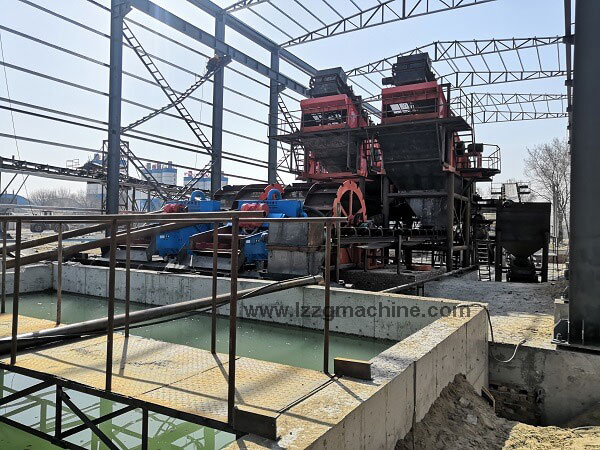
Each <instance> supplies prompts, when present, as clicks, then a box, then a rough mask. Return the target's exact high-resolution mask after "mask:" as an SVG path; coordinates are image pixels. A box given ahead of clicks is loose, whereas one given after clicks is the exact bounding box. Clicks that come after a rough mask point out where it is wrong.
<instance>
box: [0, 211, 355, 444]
mask: <svg viewBox="0 0 600 450" xmlns="http://www.w3.org/2000/svg"><path fill="white" fill-rule="evenodd" d="M148 218H149V217H148V215H144V214H129V215H118V214H115V215H62V216H50V217H35V216H33V217H32V216H6V215H5V216H0V223H1V224H2V230H7V229H8V223H9V222H14V223H15V230H16V232H15V234H16V237H15V243H14V245H12V246H10V251H12V252H14V257H13V258H12V259H11V260H8V259H7V255H8V251H7V250H8V249H9V247H8V246H7V245H6V241H4V245H3V252H2V279H3V280H4V279H5V277H6V273H7V270H8V269H10V268H14V271H15V275H14V281H13V305H12V331H11V337H10V339H9V343H10V363H1V364H0V366H1V368H2V369H6V370H9V371H12V372H15V373H19V374H22V375H25V376H28V377H31V378H34V379H37V380H39V382H38V383H37V384H34V385H33V386H31V387H29V388H25V389H23V390H21V391H18V392H14V393H12V394H10V395H8V396H6V397H3V398H2V399H0V406H2V405H5V404H8V403H11V402H13V401H14V400H18V399H21V398H24V397H26V396H28V395H31V394H33V393H35V392H39V391H40V390H43V389H46V388H49V387H51V386H56V405H57V411H62V408H63V404H65V405H66V406H68V407H69V409H71V411H72V412H73V413H75V415H77V416H78V417H79V419H80V420H81V421H82V422H83V425H80V426H77V427H74V428H70V429H69V430H66V431H64V432H63V431H62V414H60V415H58V417H59V420H57V421H56V424H55V430H54V434H53V435H50V434H48V433H44V432H41V431H38V430H35V429H33V428H31V427H27V426H24V425H22V424H20V423H19V422H17V421H14V420H12V419H9V418H8V417H5V416H2V415H0V422H4V423H7V424H9V425H11V426H14V427H16V428H19V429H21V430H22V431H25V432H28V433H30V434H33V435H35V436H37V437H39V438H41V439H44V440H47V441H49V442H52V443H54V444H56V445H59V446H62V447H64V448H71V449H78V450H79V449H81V447H80V446H78V445H74V444H72V443H71V442H69V441H66V440H65V439H66V438H67V437H68V436H71V435H74V434H76V433H78V432H80V431H83V430H86V429H91V430H92V432H93V434H95V435H96V436H97V437H98V438H99V439H100V440H102V441H103V442H104V443H105V444H106V445H107V446H108V447H109V448H115V449H116V448H118V447H116V446H115V445H114V443H112V442H111V441H110V439H109V438H108V437H107V436H106V435H105V434H104V433H103V432H102V431H101V430H100V429H99V428H98V427H97V425H98V424H99V423H102V422H104V421H107V420H109V419H111V418H114V417H117V416H119V415H121V414H124V413H126V412H129V411H132V410H133V409H138V408H141V409H142V412H143V417H144V418H143V422H142V434H141V437H142V448H147V445H148V412H149V411H154V412H157V413H161V414H166V415H169V416H172V417H176V418H179V419H182V420H186V421H189V422H192V423H196V424H199V425H203V426H208V427H211V428H215V429H218V430H222V431H227V432H232V433H236V434H241V432H240V431H239V430H237V429H236V420H235V415H236V408H235V389H236V388H235V387H236V381H235V380H236V359H237V354H236V347H237V336H236V333H237V313H236V311H237V302H238V299H240V298H244V297H245V296H252V293H253V292H254V291H255V290H252V289H250V290H246V291H242V292H239V293H238V289H237V287H238V286H237V284H238V283H237V277H238V264H237V259H238V246H239V242H240V239H239V223H240V219H251V218H254V219H257V218H260V219H261V220H264V221H266V222H288V223H292V222H309V223H317V224H322V225H323V227H324V229H325V242H324V248H325V255H326V257H325V276H324V281H325V282H324V311H329V308H330V295H331V293H330V285H331V268H332V267H331V265H332V264H331V249H332V243H333V234H332V231H333V228H334V227H335V228H338V229H339V224H340V223H341V222H342V221H344V220H346V218H345V217H315V218H308V217H303V218H267V217H264V215H263V213H262V212H240V211H222V212H209V213H206V212H204V213H180V214H154V215H152V222H153V223H159V224H161V225H157V226H155V227H154V228H152V227H151V228H148V227H142V228H138V229H136V230H132V227H131V225H132V224H134V223H140V222H145V221H148ZM25 221H27V222H36V221H49V222H52V223H57V224H58V225H59V227H58V228H59V230H60V229H62V224H63V223H83V224H86V223H89V224H99V225H96V226H93V227H89V228H87V229H85V228H84V229H81V230H75V231H72V232H69V233H70V235H85V234H88V233H90V232H91V231H92V230H93V231H94V232H95V231H98V228H101V227H108V228H109V229H110V230H111V232H110V237H108V238H102V239H98V240H96V241H94V242H86V243H84V244H76V245H71V246H69V247H68V248H66V249H63V240H62V232H60V231H59V233H58V235H57V236H47V237H43V238H40V239H36V240H32V241H22V225H23V222H25ZM229 221H231V223H232V235H231V275H230V287H231V290H230V293H229V294H225V298H224V297H223V295H221V296H217V290H216V283H217V271H218V266H217V253H218V252H219V246H218V231H217V232H216V233H215V235H216V237H217V240H216V241H215V242H216V245H214V246H213V278H212V280H213V289H212V299H211V300H209V303H207V305H209V306H210V309H211V314H212V324H213V326H212V329H211V343H212V344H213V345H212V346H211V351H212V353H216V345H215V343H216V333H217V329H216V308H217V306H218V305H219V304H228V305H229V311H230V312H229V357H228V382H227V385H228V395H227V418H226V422H225V421H221V420H217V419H213V418H209V417H203V416H201V415H197V414H191V413H184V412H181V411H178V410H177V409H175V408H174V407H168V406H161V405H158V404H153V403H151V402H147V401H143V400H139V399H135V398H133V397H129V396H127V395H123V394H119V393H115V392H113V389H112V377H113V370H112V369H113V342H114V332H115V328H116V326H115V325H116V324H118V323H120V322H117V321H116V318H115V284H116V283H115V281H116V253H117V245H118V243H123V242H125V243H126V255H127V256H126V260H127V261H128V262H127V264H126V271H125V279H126V281H125V285H126V289H130V287H131V283H130V281H129V279H130V276H131V275H130V269H131V266H130V264H129V261H130V252H131V243H132V241H133V239H134V238H137V237H141V236H143V235H149V234H150V233H152V232H156V231H168V230H171V229H177V228H178V227H184V226H186V225H187V224H190V223H213V224H219V223H227V222H229ZM120 225H126V231H125V232H119V231H118V227H119V226H120ZM218 228H219V227H218V226H216V227H215V230H218ZM4 236H5V234H4ZM49 242H57V244H58V247H57V249H56V250H52V251H50V252H41V253H38V254H34V255H28V256H22V254H21V253H22V250H23V249H24V248H35V247H37V246H39V245H42V244H47V243H49ZM103 246H109V248H110V250H109V261H110V262H109V274H108V288H107V291H108V315H107V318H106V319H105V320H106V324H105V325H104V322H103V324H101V328H102V329H101V331H100V332H101V333H102V334H106V335H107V341H106V368H105V375H106V378H105V388H104V389H100V388H98V387H95V386H88V385H85V384H81V383H77V382H74V381H69V380H65V379H63V378H60V377H57V376H54V375H52V374H47V373H44V372H40V371H36V370H31V369H27V368H23V367H19V366H18V365H17V357H18V351H19V349H21V347H20V345H21V344H20V342H26V341H27V339H26V338H25V337H24V336H25V335H19V334H18V328H19V296H20V268H21V267H22V266H23V265H26V264H32V263H34V262H36V261H41V260H46V259H50V260H57V262H58V274H59V277H60V276H61V275H60V274H61V273H62V264H63V258H64V257H65V256H67V257H68V255H73V254H74V253H76V252H78V251H81V250H83V249H92V248H100V247H103ZM337 266H338V262H336V267H337ZM308 279H312V281H311V282H308ZM316 281H318V277H310V276H309V277H305V278H304V279H302V278H297V279H295V280H291V281H289V282H288V284H287V285H286V287H283V288H282V289H288V288H291V287H298V286H301V285H303V283H304V284H314V282H316ZM320 281H323V278H320ZM61 285H62V283H61V281H58V284H57V296H58V299H59V300H58V301H57V312H56V316H57V325H59V324H60V317H61V307H62V306H61V301H60V298H61V295H62V292H61ZM0 289H1V310H2V312H4V311H5V301H6V283H2V286H1V287H0ZM277 289H278V288H275V291H277ZM279 290H281V288H279ZM257 292H258V291H257ZM263 292H264V293H266V292H267V291H265V290H262V289H261V293H263ZM129 298H130V296H129V293H128V292H127V293H126V300H125V302H126V305H125V315H124V320H123V323H124V327H125V336H129V326H130V323H131V324H133V323H136V322H144V321H149V320H153V319H156V318H160V317H161V315H160V314H158V315H157V314H156V312H158V310H157V309H154V310H148V311H142V313H143V314H140V312H137V313H132V315H131V316H130V313H129ZM223 298H224V299H223ZM198 301H201V300H194V301H192V302H198ZM204 306H206V305H204ZM199 307H202V305H200V304H197V305H196V304H195V305H190V307H189V309H190V310H196V309H198V308H199ZM182 311H183V310H182ZM182 311H179V313H177V312H174V311H173V312H171V313H170V314H171V315H173V314H180V313H181V312H182ZM148 313H150V316H149V315H148ZM136 314H137V316H138V317H136V320H135V321H134V319H133V316H134V315H136ZM326 314H327V313H326ZM130 317H131V318H130ZM87 323H90V322H87ZM84 328H86V330H83V329H82V331H81V332H79V335H81V336H85V335H89V334H90V332H92V331H93V330H92V329H89V328H87V327H86V326H85V324H84ZM65 330H66V329H64V328H63V329H61V333H64V332H65ZM46 331H48V330H46ZM50 331H51V330H50ZM36 335H37V336H38V337H40V336H41V335H40V334H39V333H36ZM7 342H8V340H7ZM7 342H5V343H4V344H5V347H4V349H5V350H6V349H7V346H6V344H7ZM329 343H330V339H329V320H328V317H327V316H326V320H325V322H324V328H323V372H324V373H326V374H329V373H330V371H329V369H330V368H329ZM22 348H25V347H22ZM67 388H68V389H73V390H76V391H79V392H82V393H86V394H90V395H93V396H95V397H100V398H105V399H108V400H112V401H116V402H118V403H121V404H124V405H125V407H124V408H121V409H119V410H117V411H115V412H113V413H110V414H107V415H103V416H100V417H98V418H95V419H90V418H89V417H88V416H87V415H86V414H85V413H84V412H83V411H82V410H81V409H80V408H78V407H77V406H76V405H75V404H74V403H73V402H72V401H71V400H70V398H69V396H68V395H67V394H66V393H65V392H64V389H67Z"/></svg>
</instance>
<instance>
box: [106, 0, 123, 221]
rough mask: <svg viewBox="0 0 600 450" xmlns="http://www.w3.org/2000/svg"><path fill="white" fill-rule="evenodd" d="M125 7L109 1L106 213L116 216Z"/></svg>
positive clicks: (121, 1) (113, 0) (117, 205)
mask: <svg viewBox="0 0 600 450" xmlns="http://www.w3.org/2000/svg"><path fill="white" fill-rule="evenodd" d="M127 11H128V7H127V6H126V4H125V3H124V2H123V0H111V11H110V78H109V90H108V96H109V99H108V162H107V186H106V195H107V202H106V212H107V213H108V214H116V213H118V212H119V175H120V166H121V164H120V162H121V97H122V92H123V19H124V18H125V14H127Z"/></svg>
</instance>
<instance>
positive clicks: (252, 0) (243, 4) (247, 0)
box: [225, 0, 269, 12]
mask: <svg viewBox="0 0 600 450" xmlns="http://www.w3.org/2000/svg"><path fill="white" fill-rule="evenodd" d="M268 1H269V0H240V1H239V2H235V3H234V4H233V5H229V6H227V7H226V8H225V11H227V12H235V11H239V10H240V9H246V8H250V7H251V6H254V5H260V4H261V3H265V2H268Z"/></svg>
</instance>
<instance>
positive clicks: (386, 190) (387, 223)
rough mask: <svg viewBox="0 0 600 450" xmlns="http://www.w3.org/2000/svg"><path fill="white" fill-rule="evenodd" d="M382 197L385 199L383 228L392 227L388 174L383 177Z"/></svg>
mask: <svg viewBox="0 0 600 450" xmlns="http://www.w3.org/2000/svg"><path fill="white" fill-rule="evenodd" d="M381 193H382V195H381V198H382V201H383V205H382V210H383V228H389V227H390V196H389V194H390V179H389V178H388V177H387V176H385V175H384V176H383V177H382V186H381Z"/></svg>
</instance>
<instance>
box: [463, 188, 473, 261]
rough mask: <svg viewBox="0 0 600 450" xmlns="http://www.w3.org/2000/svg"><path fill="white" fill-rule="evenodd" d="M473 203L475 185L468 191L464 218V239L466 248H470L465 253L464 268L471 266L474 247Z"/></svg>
mask: <svg viewBox="0 0 600 450" xmlns="http://www.w3.org/2000/svg"><path fill="white" fill-rule="evenodd" d="M472 201H473V185H471V186H469V189H468V191H467V204H466V205H465V214H464V218H463V238H464V241H465V246H466V247H468V248H467V250H465V251H464V258H463V267H469V266H470V265H471V255H472V254H473V247H472V246H471V202H472Z"/></svg>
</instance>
